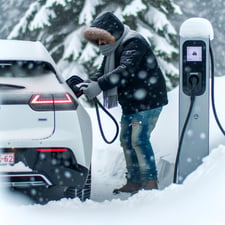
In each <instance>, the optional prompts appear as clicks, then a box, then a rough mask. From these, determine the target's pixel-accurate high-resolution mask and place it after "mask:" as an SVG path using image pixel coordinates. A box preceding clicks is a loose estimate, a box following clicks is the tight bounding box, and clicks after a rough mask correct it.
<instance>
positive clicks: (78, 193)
mask: <svg viewBox="0 0 225 225" xmlns="http://www.w3.org/2000/svg"><path fill="white" fill-rule="evenodd" d="M64 196H65V197H66V198H76V197H78V198H79V199H80V200H81V201H82V202H84V201H85V200H87V199H90V197H91V169H90V170H89V171H88V175H87V179H86V181H85V184H84V186H83V188H75V187H68V188H67V189H66V191H65V194H64Z"/></svg>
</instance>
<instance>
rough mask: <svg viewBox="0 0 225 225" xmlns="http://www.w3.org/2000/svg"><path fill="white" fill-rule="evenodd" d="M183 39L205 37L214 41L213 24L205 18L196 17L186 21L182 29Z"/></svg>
mask: <svg viewBox="0 0 225 225" xmlns="http://www.w3.org/2000/svg"><path fill="white" fill-rule="evenodd" d="M180 36H182V37H191V38H193V37H205V38H210V40H213V38H214V31H213V27H212V24H211V23H210V22H209V20H207V19H205V18H199V17H194V18H190V19H187V20H185V21H184V22H183V23H182V24H181V27H180Z"/></svg>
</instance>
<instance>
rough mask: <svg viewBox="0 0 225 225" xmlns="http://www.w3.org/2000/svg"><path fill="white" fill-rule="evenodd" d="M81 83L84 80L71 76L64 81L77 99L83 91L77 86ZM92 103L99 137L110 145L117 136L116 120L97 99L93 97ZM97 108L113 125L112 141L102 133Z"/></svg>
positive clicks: (117, 126)
mask: <svg viewBox="0 0 225 225" xmlns="http://www.w3.org/2000/svg"><path fill="white" fill-rule="evenodd" d="M83 82H84V80H83V79H82V78H80V77H79V76H77V75H73V76H72V77H70V78H69V79H68V80H66V83H67V85H68V86H69V87H70V88H71V89H72V91H73V92H74V94H75V95H76V96H77V98H79V97H80V96H81V95H83V91H82V90H81V89H80V88H81V86H79V84H81V83H83ZM93 101H94V105H95V109H96V115H97V121H98V126H99V129H100V133H101V136H102V138H103V140H104V141H105V142H106V143H107V144H112V143H113V142H114V141H115V140H116V138H117V136H118V134H119V125H118V123H117V121H116V119H115V118H114V117H113V116H112V114H110V113H109V111H107V110H106V108H105V107H104V106H103V105H102V104H101V103H100V101H99V100H98V99H97V97H95V98H94V99H93ZM99 107H100V108H101V109H102V110H103V111H104V112H105V113H106V114H107V115H108V116H109V117H110V118H111V120H112V121H113V122H114V124H115V127H116V132H115V135H114V137H113V138H112V140H108V139H107V138H106V136H105V133H104V131H103V128H102V122H101V118H100V112H99Z"/></svg>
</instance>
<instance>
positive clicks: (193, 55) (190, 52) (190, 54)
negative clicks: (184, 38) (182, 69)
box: [187, 46, 202, 62]
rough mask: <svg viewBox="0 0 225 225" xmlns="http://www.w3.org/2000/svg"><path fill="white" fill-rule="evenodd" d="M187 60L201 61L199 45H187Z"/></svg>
mask: <svg viewBox="0 0 225 225" xmlns="http://www.w3.org/2000/svg"><path fill="white" fill-rule="evenodd" d="M187 62H202V47H201V46H187Z"/></svg>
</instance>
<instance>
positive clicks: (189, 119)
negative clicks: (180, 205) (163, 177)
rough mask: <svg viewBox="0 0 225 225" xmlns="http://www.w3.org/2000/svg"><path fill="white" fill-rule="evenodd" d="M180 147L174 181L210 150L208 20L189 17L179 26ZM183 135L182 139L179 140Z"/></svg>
mask: <svg viewBox="0 0 225 225" xmlns="http://www.w3.org/2000/svg"><path fill="white" fill-rule="evenodd" d="M179 39H180V40H179V41H180V63H179V71H180V77H179V140H180V143H179V145H180V146H179V149H178V153H177V159H176V165H175V172H174V174H175V176H174V177H175V179H174V182H175V183H182V182H183V181H184V179H185V178H186V177H187V176H188V175H189V174H190V173H191V172H192V171H194V170H195V169H196V168H197V167H198V166H199V165H200V164H201V163H202V159H203V158H204V157H205V156H207V155H208V154H209V80H210V68H209V67H210V66H209V65H210V54H209V47H210V39H213V29H212V26H211V23H210V22H209V21H208V20H206V19H203V18H190V19H188V20H186V21H185V22H184V23H183V24H182V25H181V27H180V33H179ZM181 139H182V140H181Z"/></svg>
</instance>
